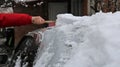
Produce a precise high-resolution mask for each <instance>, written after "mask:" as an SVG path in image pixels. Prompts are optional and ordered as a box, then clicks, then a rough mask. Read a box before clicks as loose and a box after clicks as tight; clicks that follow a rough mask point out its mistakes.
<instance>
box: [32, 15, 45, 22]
mask: <svg viewBox="0 0 120 67" xmlns="http://www.w3.org/2000/svg"><path fill="white" fill-rule="evenodd" d="M32 20H33V24H43V23H45V20H44V19H43V18H42V17H40V16H35V17H33V18H32Z"/></svg>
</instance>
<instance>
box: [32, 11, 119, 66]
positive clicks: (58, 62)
mask: <svg viewBox="0 0 120 67" xmlns="http://www.w3.org/2000/svg"><path fill="white" fill-rule="evenodd" d="M34 62H35V65H34V66H33V67H120V12H116V13H102V12H100V13H96V14H95V15H92V16H82V17H81V16H73V15H72V14H59V15H58V16H57V20H56V26H55V27H54V28H52V29H49V30H46V31H45V32H44V39H43V41H42V43H41V46H40V48H39V50H38V53H37V57H36V59H35V61H34Z"/></svg>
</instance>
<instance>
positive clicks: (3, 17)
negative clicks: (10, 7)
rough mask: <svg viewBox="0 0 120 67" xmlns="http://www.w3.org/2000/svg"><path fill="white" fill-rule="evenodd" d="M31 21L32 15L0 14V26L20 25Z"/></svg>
mask: <svg viewBox="0 0 120 67" xmlns="http://www.w3.org/2000/svg"><path fill="white" fill-rule="evenodd" d="M31 23H32V16H30V15H28V14H17V13H13V14H0V27H9V26H20V25H27V24H31Z"/></svg>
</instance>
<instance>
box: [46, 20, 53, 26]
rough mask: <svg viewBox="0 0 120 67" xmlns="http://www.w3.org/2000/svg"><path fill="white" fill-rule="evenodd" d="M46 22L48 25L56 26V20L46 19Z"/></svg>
mask: <svg viewBox="0 0 120 67" xmlns="http://www.w3.org/2000/svg"><path fill="white" fill-rule="evenodd" d="M45 23H47V24H48V27H53V26H55V21H51V20H47V21H45Z"/></svg>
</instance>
